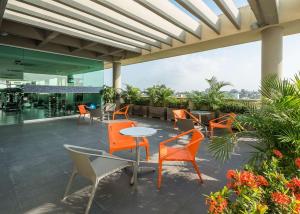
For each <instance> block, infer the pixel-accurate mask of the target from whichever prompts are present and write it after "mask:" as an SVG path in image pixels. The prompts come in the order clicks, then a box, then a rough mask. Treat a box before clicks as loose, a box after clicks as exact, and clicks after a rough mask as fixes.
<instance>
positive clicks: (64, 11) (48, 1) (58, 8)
mask: <svg viewBox="0 0 300 214" xmlns="http://www.w3.org/2000/svg"><path fill="white" fill-rule="evenodd" d="M23 1H24V2H26V3H28V4H31V5H35V6H38V7H40V8H43V9H46V10H48V11H52V12H54V13H56V14H60V15H63V16H66V17H68V18H72V19H74V20H77V21H80V22H84V23H86V24H89V25H92V26H94V27H98V28H100V29H103V30H106V31H109V32H111V33H114V34H117V35H119V36H122V37H126V38H129V39H133V40H136V41H139V42H142V43H145V44H148V45H152V46H154V47H157V48H161V43H160V42H158V41H155V40H153V39H149V38H147V37H144V36H141V35H139V34H137V33H135V32H132V31H129V30H127V29H125V28H123V27H120V26H117V25H115V24H113V23H110V22H107V21H105V20H103V19H100V18H98V17H96V16H93V15H90V14H88V13H85V12H82V11H80V10H78V9H75V8H72V7H70V6H68V5H65V4H63V3H60V2H57V1H53V0H39V1H32V0H23Z"/></svg>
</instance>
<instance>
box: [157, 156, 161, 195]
mask: <svg viewBox="0 0 300 214" xmlns="http://www.w3.org/2000/svg"><path fill="white" fill-rule="evenodd" d="M161 174H162V162H161V161H159V163H158V177H157V188H158V189H160V186H161V182H162V177H161Z"/></svg>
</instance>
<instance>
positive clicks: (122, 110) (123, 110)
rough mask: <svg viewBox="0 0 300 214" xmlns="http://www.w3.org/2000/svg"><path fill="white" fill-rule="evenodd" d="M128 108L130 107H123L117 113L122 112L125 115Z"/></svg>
mask: <svg viewBox="0 0 300 214" xmlns="http://www.w3.org/2000/svg"><path fill="white" fill-rule="evenodd" d="M129 107H130V105H127V106H124V107H122V108H120V109H119V110H118V111H119V112H122V113H124V114H127V113H128V110H129Z"/></svg>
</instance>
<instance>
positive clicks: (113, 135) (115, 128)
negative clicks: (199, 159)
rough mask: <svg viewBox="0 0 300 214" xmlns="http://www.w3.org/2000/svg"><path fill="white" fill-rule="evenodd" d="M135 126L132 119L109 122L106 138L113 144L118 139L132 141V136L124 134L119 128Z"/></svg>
mask: <svg viewBox="0 0 300 214" xmlns="http://www.w3.org/2000/svg"><path fill="white" fill-rule="evenodd" d="M134 126H136V123H135V122H133V121H121V122H116V123H109V124H108V138H109V144H110V145H111V144H115V143H117V142H118V141H124V140H127V141H129V142H131V141H133V140H134V138H133V137H130V136H125V135H122V134H121V133H120V130H121V129H126V128H130V127H134Z"/></svg>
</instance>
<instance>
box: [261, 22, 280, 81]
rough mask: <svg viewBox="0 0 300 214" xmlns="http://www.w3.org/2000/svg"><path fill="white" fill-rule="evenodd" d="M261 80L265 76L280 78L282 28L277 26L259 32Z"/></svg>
mask: <svg viewBox="0 0 300 214" xmlns="http://www.w3.org/2000/svg"><path fill="white" fill-rule="evenodd" d="M261 37H262V49H261V51H262V52H261V79H262V80H264V79H265V78H266V77H267V76H270V75H277V77H278V78H280V79H281V78H282V39H283V28H282V27H279V26H274V27H269V28H266V29H264V30H262V32H261Z"/></svg>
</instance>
